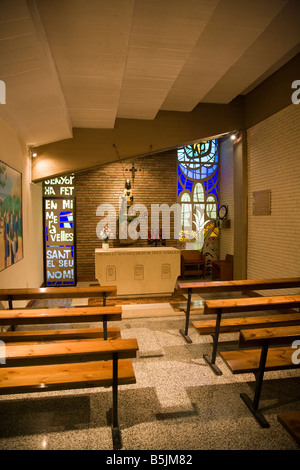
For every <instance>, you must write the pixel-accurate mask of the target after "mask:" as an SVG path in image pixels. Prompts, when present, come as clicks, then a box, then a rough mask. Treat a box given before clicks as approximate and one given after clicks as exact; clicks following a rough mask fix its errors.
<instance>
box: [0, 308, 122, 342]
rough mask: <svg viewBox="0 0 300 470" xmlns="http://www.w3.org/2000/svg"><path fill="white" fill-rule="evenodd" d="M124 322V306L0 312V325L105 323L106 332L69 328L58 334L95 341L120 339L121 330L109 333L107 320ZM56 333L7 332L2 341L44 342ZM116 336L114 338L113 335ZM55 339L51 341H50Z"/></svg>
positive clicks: (0, 335) (59, 336) (2, 334)
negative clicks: (96, 338)
mask: <svg viewBox="0 0 300 470" xmlns="http://www.w3.org/2000/svg"><path fill="white" fill-rule="evenodd" d="M121 319H122V307H120V306H116V307H110V306H104V307H77V308H50V309H47V308H42V309H39V308H34V309H28V308H24V309H14V310H0V326H1V325H45V324H48V325H49V324H52V325H53V324H60V323H89V322H93V323H95V322H102V323H103V329H92V328H89V329H81V330H80V329H77V330H76V329H74V330H73V329H70V330H60V332H59V333H58V334H57V335H56V339H59V338H62V339H63V338H66V337H68V338H70V339H76V338H84V337H85V338H89V337H90V338H92V337H94V336H97V334H98V333H99V336H98V337H103V338H104V339H105V340H106V339H107V338H108V337H116V336H120V332H119V329H114V330H113V331H111V330H108V328H107V322H108V321H120V320H121ZM51 334H52V335H53V334H55V333H53V331H49V330H44V331H43V330H42V331H40V332H37V331H31V332H27V331H18V332H17V331H8V332H2V333H0V339H1V340H2V341H14V340H15V341H20V340H21V341H24V340H27V341H34V340H38V341H41V340H42V339H43V338H44V339H45V338H48V340H49V339H50V338H51ZM112 334H113V336H111V335H112ZM51 339H52V338H51Z"/></svg>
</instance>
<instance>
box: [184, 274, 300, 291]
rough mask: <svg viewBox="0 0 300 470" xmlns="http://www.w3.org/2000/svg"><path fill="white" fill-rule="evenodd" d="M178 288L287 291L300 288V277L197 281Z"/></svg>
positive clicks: (185, 283) (194, 289) (193, 289)
mask: <svg viewBox="0 0 300 470" xmlns="http://www.w3.org/2000/svg"><path fill="white" fill-rule="evenodd" d="M178 287H179V288H180V289H182V290H183V291H185V290H187V289H192V291H193V292H195V293H196V292H199V293H201V292H203V293H204V292H212V293H213V292H233V291H242V290H249V289H251V290H265V289H285V288H290V287H300V277H293V278H275V279H244V280H234V281H209V282H205V281H197V282H179V283H178Z"/></svg>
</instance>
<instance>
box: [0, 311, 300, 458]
mask: <svg viewBox="0 0 300 470" xmlns="http://www.w3.org/2000/svg"><path fill="white" fill-rule="evenodd" d="M197 318H199V314H198V316H197V315H193V317H192V319H197ZM184 320H185V318H184V316H183V315H182V314H181V315H180V314H177V313H175V314H174V315H171V314H170V315H167V316H163V317H161V316H159V315H158V312H157V314H156V315H154V314H153V312H152V314H151V315H149V316H148V317H147V316H141V317H140V316H136V317H134V315H133V316H132V315H128V316H125V317H124V318H123V320H122V322H120V323H119V326H120V327H121V331H122V337H123V338H130V337H135V338H138V342H139V346H140V353H139V356H138V357H137V358H136V359H134V361H133V362H134V370H135V374H136V384H134V385H123V386H120V387H119V421H120V427H121V434H122V443H123V449H124V450H227V449H228V450H229V449H231V450H299V449H300V447H299V445H297V443H296V442H295V441H294V440H293V438H292V437H291V436H290V435H289V434H288V433H287V431H286V430H285V429H284V428H283V427H282V425H281V424H280V423H279V422H278V420H277V415H278V413H280V412H285V411H300V380H299V377H300V374H299V372H298V371H296V372H295V371H284V372H268V373H266V375H265V381H264V385H263V389H262V395H261V402H260V407H261V409H262V410H263V413H264V415H265V417H266V418H267V419H268V421H269V423H270V428H268V429H262V428H261V427H260V426H259V424H258V423H257V422H256V420H255V419H254V418H253V416H252V414H251V413H250V412H249V410H248V408H247V407H246V406H245V404H244V403H243V401H242V400H241V398H240V393H241V392H246V393H248V394H249V396H250V397H253V392H254V376H253V375H252V374H243V375H237V376H233V375H232V374H231V372H230V371H229V369H228V368H227V366H226V364H225V363H224V362H223V361H222V359H221V358H220V356H218V357H217V364H218V365H219V367H220V369H221V370H222V372H223V375H222V376H216V375H215V374H214V373H213V372H212V371H211V369H210V368H209V367H208V366H207V364H206V363H205V361H204V359H203V354H204V353H208V354H211V350H212V338H211V337H210V336H203V337H200V336H199V335H198V334H197V333H196V331H194V330H193V328H192V327H190V330H189V333H190V337H191V339H192V341H193V342H192V343H191V344H187V343H186V342H185V341H184V339H183V338H182V336H181V334H180V333H179V329H180V328H183V325H184ZM114 326H116V325H115V324H114ZM237 338H238V336H237V335H235V334H232V335H229V334H228V335H222V337H221V343H220V348H223V349H224V348H227V349H229V348H233V347H236V344H237ZM111 399H112V397H111V389H103V388H99V389H85V390H76V391H66V392H59V393H58V392H48V393H37V394H26V395H11V396H6V397H1V398H0V450H27V449H33V450H39V449H48V450H62V449H64V450H72V449H74V450H81V449H82V450H112V449H113V445H112V437H111V430H110V427H109V426H108V425H107V421H106V413H107V410H108V409H109V408H110V406H111Z"/></svg>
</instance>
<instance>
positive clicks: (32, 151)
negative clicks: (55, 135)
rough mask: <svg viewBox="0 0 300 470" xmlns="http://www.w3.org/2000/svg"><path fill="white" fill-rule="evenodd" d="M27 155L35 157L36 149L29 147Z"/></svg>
mask: <svg viewBox="0 0 300 470" xmlns="http://www.w3.org/2000/svg"><path fill="white" fill-rule="evenodd" d="M29 156H30V157H33V158H35V157H37V153H36V151H35V150H33V149H31V148H30V149H29Z"/></svg>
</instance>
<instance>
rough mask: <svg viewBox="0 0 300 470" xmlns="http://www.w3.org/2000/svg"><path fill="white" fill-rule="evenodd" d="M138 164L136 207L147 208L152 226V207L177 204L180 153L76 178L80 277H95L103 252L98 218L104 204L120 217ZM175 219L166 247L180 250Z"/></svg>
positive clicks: (119, 164)
mask: <svg viewBox="0 0 300 470" xmlns="http://www.w3.org/2000/svg"><path fill="white" fill-rule="evenodd" d="M133 162H134V165H135V168H137V169H138V171H137V172H136V173H135V179H134V185H133V194H134V203H136V204H138V203H141V204H144V205H145V206H146V208H147V210H148V214H149V225H150V223H151V204H163V203H165V204H168V205H169V206H171V205H172V204H174V203H176V202H177V201H176V181H177V160H176V150H172V151H169V152H164V153H161V154H157V155H152V156H147V157H141V158H136V159H134V160H133V159H132V160H126V161H122V162H116V163H110V164H107V165H103V166H101V167H98V168H95V169H93V170H89V171H84V172H80V173H78V174H76V239H77V277H78V279H79V280H80V278H83V277H85V276H86V277H93V276H94V274H95V255H94V253H95V248H101V246H102V241H101V240H100V239H99V238H98V237H97V234H96V227H97V224H98V222H99V221H100V220H101V219H102V217H101V216H96V211H97V208H98V206H99V205H101V204H112V205H113V206H114V208H115V210H116V217H118V215H119V196H122V195H123V192H124V188H125V181H126V179H127V178H129V179H130V180H132V178H131V177H132V173H131V172H130V171H128V170H129V169H130V168H131V167H132V163H133ZM172 228H173V217H172V215H171V239H170V240H167V241H166V246H176V241H175V240H174V233H173V230H172ZM110 246H111V247H117V246H119V243H118V241H117V240H112V241H110ZM134 246H147V240H137V241H136V242H135V244H134Z"/></svg>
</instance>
